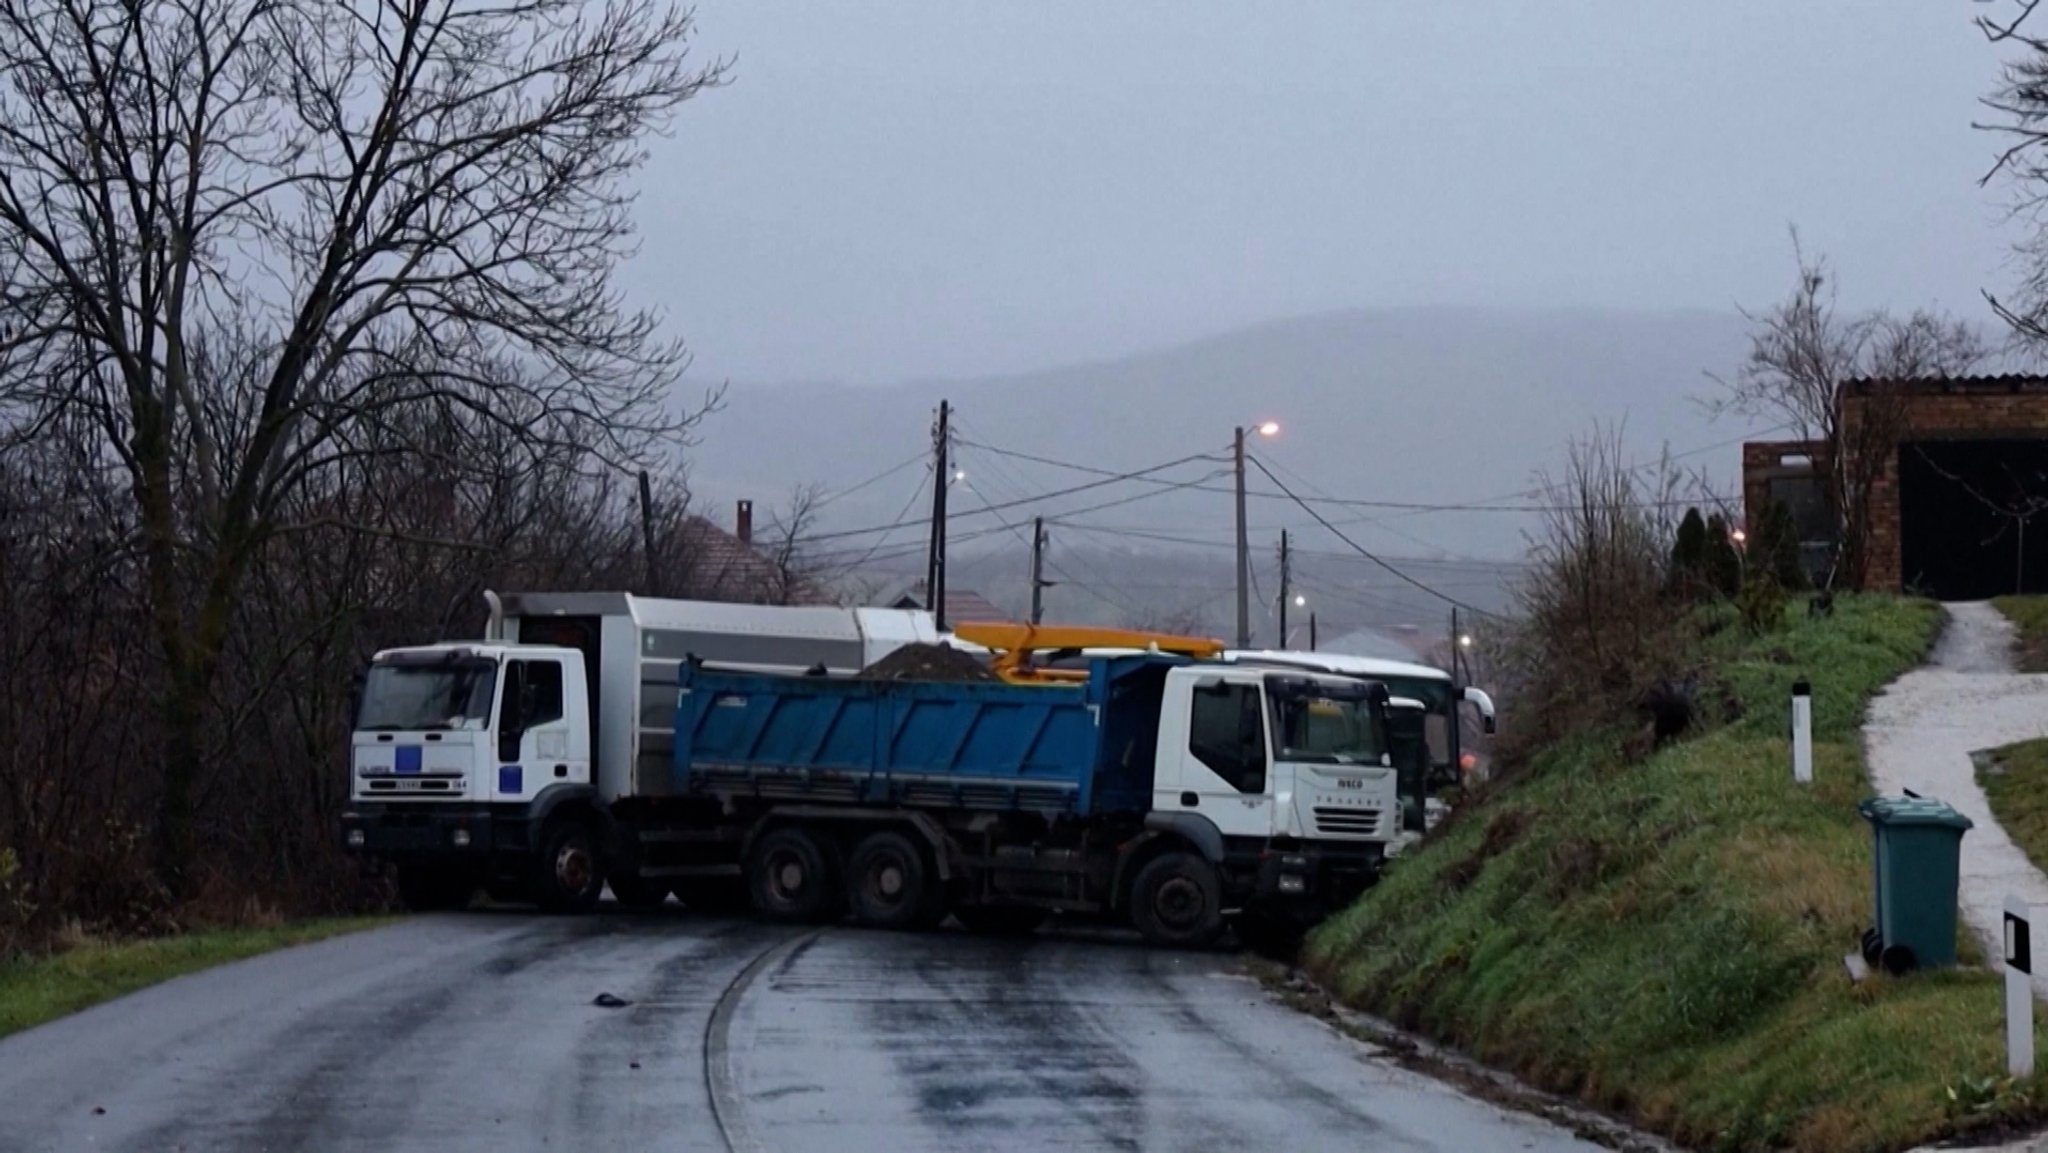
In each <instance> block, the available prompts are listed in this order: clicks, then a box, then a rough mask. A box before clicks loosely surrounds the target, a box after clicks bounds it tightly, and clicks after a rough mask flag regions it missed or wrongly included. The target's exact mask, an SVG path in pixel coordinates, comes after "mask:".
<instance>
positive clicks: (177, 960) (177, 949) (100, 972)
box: [0, 917, 385, 1037]
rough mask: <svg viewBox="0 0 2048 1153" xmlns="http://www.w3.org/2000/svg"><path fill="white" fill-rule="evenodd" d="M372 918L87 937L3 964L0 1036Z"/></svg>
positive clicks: (376, 921)
mask: <svg viewBox="0 0 2048 1153" xmlns="http://www.w3.org/2000/svg"><path fill="white" fill-rule="evenodd" d="M384 921H385V919H383V918H375V917H356V918H338V919H331V920H318V921H301V922H296V923H293V924H288V925H282V926H277V927H274V928H260V929H201V930H195V931H193V932H189V933H180V934H178V935H176V936H169V937H151V938H147V939H144V940H137V941H118V942H107V941H98V940H87V941H82V942H79V943H78V944H76V945H74V946H73V947H71V948H68V949H64V950H63V951H61V952H57V953H52V954H49V955H45V956H24V957H16V958H12V959H7V960H0V1037H5V1036H7V1035H8V1034H10V1033H18V1032H20V1031H21V1030H23V1029H32V1028H34V1027H35V1026H37V1025H41V1024H43V1023H44V1022H46V1021H53V1020H55V1019H57V1018H59V1017H62V1016H66V1015H67V1014H71V1013H76V1012H78V1011H79V1010H81V1009H88V1008H91V1007H92V1006H94V1005H97V1004H99V1003H100V1002H102V1001H111V1000H113V999H114V998H116V997H121V996H125V995H127V994H129V993H133V992H135V991H136V990H138V989H143V988H147V987H148V986H150V985H155V984H158V983H160V982H163V981H168V980H170V979H171V978H173V977H182V976H184V975H185V974H187V973H194V972H197V971H199V970H201V969H210V968H212V967H213V966H215V965H224V964H226V963H228V962H229V961H239V960H242V959H243V958H245V957H253V956H255V955H256V954H258V953H267V952H270V951H271V950H273V949H282V948H284V947H286V946H288V945H302V944H305V943H307V942H309V941H318V940H323V939H325V938H328V937H334V936H338V935H340V934H342V933H352V932H355V931H357V930H359V929H366V928H370V927H372V926H374V925H378V924H382V923H384Z"/></svg>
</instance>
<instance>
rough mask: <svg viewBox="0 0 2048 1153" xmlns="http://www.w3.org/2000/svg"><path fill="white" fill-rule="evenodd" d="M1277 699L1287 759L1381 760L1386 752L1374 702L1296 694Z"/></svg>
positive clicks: (1283, 754) (1282, 756)
mask: <svg viewBox="0 0 2048 1153" xmlns="http://www.w3.org/2000/svg"><path fill="white" fill-rule="evenodd" d="M1275 703H1276V705H1277V706H1278V708H1279V712H1280V759H1281V760H1283V761H1313V762H1321V763H1324V764H1363V763H1372V764H1378V763H1379V759H1380V756H1381V754H1383V753H1385V752H1386V746H1385V742H1384V741H1383V740H1382V739H1381V735H1380V729H1379V725H1378V724H1376V723H1375V722H1374V715H1373V710H1372V706H1371V705H1370V704H1368V703H1367V702H1365V701H1362V700H1339V699H1336V698H1332V697H1294V698H1292V699H1286V698H1283V699H1281V700H1279V701H1277V702H1275Z"/></svg>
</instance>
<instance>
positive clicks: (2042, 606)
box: [1991, 597, 2048, 673]
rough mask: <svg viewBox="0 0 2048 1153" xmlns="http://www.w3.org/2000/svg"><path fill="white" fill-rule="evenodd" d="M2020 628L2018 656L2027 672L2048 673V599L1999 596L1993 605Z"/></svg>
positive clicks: (2022, 670) (2022, 668) (2022, 667)
mask: <svg viewBox="0 0 2048 1153" xmlns="http://www.w3.org/2000/svg"><path fill="white" fill-rule="evenodd" d="M1991 603H1992V604H1993V605H1995V606H1997V608H1998V611H1999V612H2002V613H2004V614H2005V615H2006V619H2008V620H2010V621H2012V623H2013V624H2015V625H2017V626H2019V630H2020V644H2019V651H2018V652H2017V653H2015V654H2013V655H2014V657H2015V659H2016V660H2017V661H2018V662H2019V667H2020V671H2021V672H2023V673H2048V597H1999V598H1997V599H1995V600H1993V601H1992V602H1991Z"/></svg>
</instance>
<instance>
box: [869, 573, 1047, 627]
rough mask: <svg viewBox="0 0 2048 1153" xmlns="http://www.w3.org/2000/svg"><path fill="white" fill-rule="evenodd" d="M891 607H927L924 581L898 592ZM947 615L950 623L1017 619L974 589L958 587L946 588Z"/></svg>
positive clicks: (947, 620)
mask: <svg viewBox="0 0 2048 1153" xmlns="http://www.w3.org/2000/svg"><path fill="white" fill-rule="evenodd" d="M889 607H891V608H899V609H906V608H907V609H921V608H925V607H926V605H925V594H924V582H923V581H918V582H917V583H916V584H914V585H912V586H910V587H909V588H907V589H905V590H903V591H902V592H901V593H899V594H897V596H896V597H895V599H893V600H891V601H890V602H889ZM945 616H946V623H947V624H949V625H950V624H958V623H960V622H961V621H989V622H1000V621H1011V620H1015V619H1016V618H1015V617H1013V616H1011V615H1010V614H1009V613H1006V612H1004V611H1003V610H1002V609H999V608H997V607H996V606H995V603H994V602H992V601H990V600H989V599H988V598H987V597H985V596H982V595H981V594H980V593H978V592H975V591H974V590H973V589H956V588H949V589H947V590H946V613H945Z"/></svg>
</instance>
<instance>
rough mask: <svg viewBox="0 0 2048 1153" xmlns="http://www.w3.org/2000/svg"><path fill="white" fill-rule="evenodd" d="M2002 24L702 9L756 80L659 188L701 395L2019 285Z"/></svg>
mask: <svg viewBox="0 0 2048 1153" xmlns="http://www.w3.org/2000/svg"><path fill="white" fill-rule="evenodd" d="M1982 10H1983V7H1982V6H1981V5H1979V4H1977V3H1974V2H1972V0H1887V2H1885V3H1871V2H1869V0H1862V2H1860V3H1852V2H1850V0H1801V2H1799V3H1788V2H1786V0H1714V2H1713V3H1666V2H1656V3H1650V2H1645V0H1627V2H1622V0H1612V2H1609V0H1599V2H1595V0H1571V2H1569V3H1542V4H1536V3H1527V2H1515V3H1509V2H1498V3H1476V2H1468V3H1452V4H1441V3H1423V2H1421V0H1414V2H1400V3H1395V2H1392V0H1327V2H1308V0H1292V2H1290V3H1287V4H1284V5H1257V6H1253V5H1244V4H1220V3H1206V2H1203V3H1197V2H1192V0H1171V2H1168V0H1153V2H1135V0H1123V2H1120V3H1117V4H1113V5H1111V4H1100V3H1084V2H1081V0H1058V2H1050V3H1047V2H1040V3H1032V4H1000V5H999V4H994V3H970V2H962V0H923V2H912V0H877V2H874V3H861V4H853V3H833V4H823V3H814V4H803V5H798V4H790V3H776V2H770V0H702V3H701V4H700V6H699V8H698V18H699V26H700V35H699V39H698V42H697V46H698V50H699V51H701V52H703V53H705V54H707V55H710V54H721V55H730V56H732V57H734V58H735V61H736V65H735V72H734V77H735V79H734V83H733V84H732V86H731V87H729V88H726V89H723V90H721V91H717V92H713V93H711V94H709V95H707V96H704V97H703V98H702V99H701V100H699V101H697V102H695V103H693V104H691V105H689V106H687V107H686V108H685V110H684V112H683V114H682V116H681V119H680V122H679V125H678V128H677V131H676V132H675V133H674V134H673V136H672V137H671V138H668V139H664V140H660V141H656V142H655V144H654V158H653V161H652V163H651V164H650V166H649V168H648V170H647V172H646V173H645V176H644V190H643V194H642V198H641V202H640V210H639V213H640V219H641V223H642V227H643V230H644V233H645V246H644V251H643V254H642V256H641V257H640V258H639V259H638V260H637V261H636V262H635V263H634V264H633V265H632V266H631V268H629V270H628V272H627V283H628V285H629V287H630V288H631V290H632V291H633V292H634V293H635V295H636V296H638V297H640V298H642V299H644V300H647V301H649V302H652V303H655V304H658V305H659V306H660V307H661V308H662V309H663V311H664V312H665V313H666V315H667V317H668V319H669V322H670V323H671V324H672V325H673V326H674V327H675V329H676V330H677V331H679V332H680V333H682V334H683V335H684V336H686V337H687V338H688V339H689V341H690V342H691V344H692V345H693V346H694V348H695V350H696V353H697V356H698V366H699V369H700V371H701V374H702V376H701V378H700V379H708V378H716V377H722V376H730V377H733V378H735V379H739V380H763V379H786V378H808V379H837V380H851V381H868V380H873V381H883V380H897V379H902V378H905V377H914V376H927V375H980V374H985V373H991V372H1005V371H1016V370H1022V369H1029V368H1035V367H1043V366H1049V365H1055V364H1064V363H1071V362H1074V361H1078V360H1086V359H1090V358H1095V357H1100V356H1104V355H1109V354H1114V353H1118V352H1124V351H1131V350H1136V349H1142V348H1150V347H1156V346H1158V345H1161V344H1166V343H1171V342H1174V341H1177V340H1181V339H1185V338H1189V337H1194V336H1199V335H1203V334H1208V333H1212V332H1216V331H1219V330H1223V329H1228V328H1232V327H1235V326H1237V325H1240V324H1244V323H1248V322H1253V321H1258V320H1263V319H1269V318H1274V317H1281V316H1288V315H1295V314H1302V313H1313V312H1319V311H1325V310H1331V309H1340V308H1350V307H1359V306H1376V305H1396V304H1413V303H1440V304H1441V303H1449V304H1460V303H1480V304H1524V303H1528V304H1535V303H1572V304H1585V305H1610V306H1649V307H1665V306H1678V307H1707V308H1717V309H1725V308H1728V307H1730V306H1731V305H1732V304H1734V303H1736V302H1756V301H1759V300H1768V299H1770V298H1772V297H1774V296H1776V295H1777V294H1778V293H1779V292H1780V291H1781V290H1782V289H1783V287H1784V286H1785V285H1786V284H1787V282H1788V270H1789V267H1790V257H1789V254H1788V247H1787V243H1786V239H1785V228H1786V225H1787V223H1788V222H1795V221H1796V222H1797V223H1798V224H1799V225H1800V227H1801V229H1802V231H1803V232H1804V234H1805V236H1806V239H1807V241H1808V243H1809V245H1810V246H1811V247H1813V248H1816V249H1820V250H1824V251H1826V252H1827V253H1829V254H1830V255H1831V256H1832V257H1833V258H1834V260H1835V262H1836V264H1837V265H1838V268H1839V271H1840V273H1841V274H1842V279H1843V290H1844V293H1845V298H1847V299H1851V300H1854V301H1855V302H1858V303H1877V304H1895V305H1911V304H1917V303H1922V302H1934V303H1940V304H1944V305H1948V306H1950V307H1954V308H1959V309H1965V310H1971V311H1978V312H1981V307H1980V305H1979V303H1978V297H1977V293H1978V291H1979V290H1980V289H1982V288H1986V287H1993V288H1996V287H1998V286H2000V285H2001V284H2004V283H2006V282H2008V281H2009V280H2010V279H2011V277H2010V274H2009V273H2008V271H2007V270H2006V269H2005V267H2004V261H2005V254H2006V252H2007V249H2008V247H2009V242H2010V239H2011V232H2010V229H2008V228H2005V227H2004V226H2003V225H2002V224H2001V220H2002V215H2003V214H2002V213H2001V212H2000V206H2001V204H2002V203H2003V193H2002V192H2000V191H1997V190H1992V191H1986V190H1983V189H1980V188H1979V187H1978V186H1977V180H1978V178H1979V177H1980V176H1981V175H1982V174H1983V172H1984V170H1985V169H1986V168H1987V166H1988V165H1989V162H1990V160H1991V157H1992V153H1993V148H1994V144H1995V141H1994V140H1993V139H1992V138H1991V137H1990V136H1988V135H1987V134H1985V133H1982V132H1976V131H1973V130H1972V129H1971V121H1972V119H1973V118H1976V117H1978V116H1979V115H1980V114H1981V110H1980V109H1979V107H1978V105H1977V100H1978V98H1979V97H1980V96H1982V95H1983V94H1984V93H1985V92H1986V91H1987V90H1988V89H1989V88H1990V87H1991V85H1992V84H1993V83H1994V81H1995V79H1996V69H1997V57H1996V53H1995V52H1994V50H1993V49H1992V48H1991V47H1990V46H1989V45H1987V44H1986V43H1985V42H1984V40H1983V37H1982V35H1981V34H1980V33H1979V32H1977V31H1976V29H1975V28H1974V27H1973V26H1972V24H1971V18H1972V17H1973V16H1974V15H1975V14H1976V13H1978V12H1980V11H1982Z"/></svg>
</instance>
